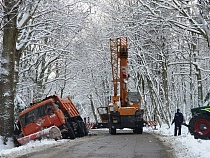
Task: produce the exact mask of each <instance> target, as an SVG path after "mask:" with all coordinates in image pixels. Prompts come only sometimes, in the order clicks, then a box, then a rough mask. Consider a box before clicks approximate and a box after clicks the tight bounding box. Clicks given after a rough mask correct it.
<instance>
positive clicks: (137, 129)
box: [133, 127, 143, 134]
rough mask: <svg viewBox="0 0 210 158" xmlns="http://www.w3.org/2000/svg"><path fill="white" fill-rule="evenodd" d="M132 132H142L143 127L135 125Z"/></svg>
mask: <svg viewBox="0 0 210 158" xmlns="http://www.w3.org/2000/svg"><path fill="white" fill-rule="evenodd" d="M133 133H136V134H142V133H143V127H135V129H133Z"/></svg>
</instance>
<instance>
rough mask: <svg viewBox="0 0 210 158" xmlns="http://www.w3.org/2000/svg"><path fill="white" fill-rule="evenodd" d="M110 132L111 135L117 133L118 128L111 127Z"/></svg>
mask: <svg viewBox="0 0 210 158" xmlns="http://www.w3.org/2000/svg"><path fill="white" fill-rule="evenodd" d="M109 133H110V134H111V135H114V134H116V128H114V127H110V128H109Z"/></svg>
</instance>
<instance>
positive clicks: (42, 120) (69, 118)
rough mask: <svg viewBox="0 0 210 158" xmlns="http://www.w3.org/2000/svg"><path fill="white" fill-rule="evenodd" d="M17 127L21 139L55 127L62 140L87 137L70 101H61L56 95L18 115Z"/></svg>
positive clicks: (77, 113)
mask: <svg viewBox="0 0 210 158" xmlns="http://www.w3.org/2000/svg"><path fill="white" fill-rule="evenodd" d="M18 125H19V128H20V129H21V131H20V133H19V135H20V134H21V136H22V137H25V136H28V135H31V134H33V133H37V132H39V131H41V130H43V129H46V128H49V127H52V126H56V127H58V128H59V129H60V131H61V133H62V136H63V137H64V138H70V139H74V138H75V137H76V136H84V135H87V132H88V131H87V128H86V126H85V123H84V121H83V120H82V118H81V116H80V114H79V111H78V110H77V108H76V106H75V105H74V104H73V103H72V101H71V99H70V98H69V97H68V98H65V99H61V98H59V97H58V96H57V95H53V96H49V97H47V98H45V99H44V100H42V101H40V102H37V103H33V104H32V105H31V106H30V107H29V108H28V109H26V110H24V111H23V112H21V113H20V114H19V117H18Z"/></svg>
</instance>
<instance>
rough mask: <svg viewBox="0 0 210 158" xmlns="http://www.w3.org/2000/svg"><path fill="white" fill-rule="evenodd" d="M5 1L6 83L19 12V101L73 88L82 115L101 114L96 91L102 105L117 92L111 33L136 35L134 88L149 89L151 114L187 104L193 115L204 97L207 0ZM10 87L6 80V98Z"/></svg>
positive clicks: (160, 115) (1, 24)
mask: <svg viewBox="0 0 210 158" xmlns="http://www.w3.org/2000/svg"><path fill="white" fill-rule="evenodd" d="M10 2H13V3H10ZM0 5H1V8H0V37H4V38H0V57H1V62H0V66H1V67H0V76H1V78H0V82H1V85H2V86H3V82H4V81H5V80H7V79H8V78H9V77H8V78H5V80H4V78H2V77H3V76H4V74H5V71H4V70H6V69H5V68H8V66H6V67H5V63H7V62H8V65H9V61H7V60H5V59H6V58H5V57H6V56H7V55H8V52H6V51H5V48H6V47H5V45H4V41H5V40H6V36H7V35H6V34H5V33H6V32H4V31H6V29H5V28H6V27H5V26H7V24H8V23H9V22H10V21H12V20H11V19H13V20H14V19H15V21H14V22H15V25H14V26H15V30H14V33H15V35H16V36H15V37H16V38H15V42H16V43H15V51H14V56H13V57H12V59H14V61H13V62H12V63H13V64H14V65H13V67H14V70H15V71H14V72H13V75H12V76H14V78H13V80H11V82H10V84H12V83H14V86H12V87H11V89H10V90H12V92H13V90H14V93H9V94H10V95H11V96H13V95H14V96H18V99H16V102H15V103H17V101H18V100H21V102H24V104H25V105H26V106H29V104H30V102H31V101H32V100H33V99H35V100H39V99H42V98H44V97H46V96H48V95H52V94H55V93H57V94H58V95H60V96H61V97H65V96H70V97H71V98H72V100H73V102H75V104H76V105H77V106H78V108H79V109H80V111H81V113H82V116H84V117H88V116H89V117H90V118H91V119H93V114H92V111H91V107H90V96H92V97H93V103H94V105H95V107H98V106H101V105H105V104H107V103H108V101H109V97H110V96H111V95H112V93H113V91H112V82H111V80H112V76H111V65H110V51H109V39H110V38H117V37H122V36H126V37H128V42H129V64H128V65H129V73H130V79H129V80H130V83H131V84H132V85H131V88H132V89H135V90H138V91H139V92H140V93H141V95H142V97H143V103H142V105H143V108H144V110H145V114H146V115H145V116H146V117H147V118H146V119H153V117H154V115H155V116H156V117H157V119H158V121H159V123H161V122H166V123H168V124H170V121H171V119H172V115H173V114H172V113H173V112H175V111H176V108H180V109H181V111H183V112H184V115H185V117H186V120H188V117H190V109H191V108H193V107H197V106H202V105H203V103H204V100H205V96H206V94H207V93H208V87H209V83H210V75H209V74H210V65H209V63H210V59H209V58H210V52H209V37H210V32H209V31H210V30H209V24H210V21H209V9H208V8H209V6H210V3H209V1H207V0H200V1H196V0H182V1H181V0H168V1H165V0H158V1H157V0H81V1H78V0H51V1H43V0H38V1H37V0H25V1H18V0H15V1H10V0H1V1H0ZM12 5H13V6H12ZM8 8H9V9H8ZM9 15H10V16H9ZM7 37H9V36H7ZM10 68H11V67H10ZM8 72H9V73H10V70H9V69H8ZM10 78H11V77H10ZM5 94H6V89H5V88H3V89H2V92H1V94H0V95H1V98H4V97H3V96H4V95H5ZM1 98H0V99H1ZM13 98H14V97H12V99H13ZM12 99H10V101H11V100H12ZM5 102H8V100H5ZM5 102H4V103H2V104H0V105H1V109H4V107H5ZM21 104H22V103H21ZM12 105H14V103H13V104H12ZM18 105H20V103H18ZM4 113H5V112H4ZM5 117H11V115H9V116H6V115H5ZM4 119H5V118H1V119H0V122H1V121H3V120H4ZM0 134H1V133H0Z"/></svg>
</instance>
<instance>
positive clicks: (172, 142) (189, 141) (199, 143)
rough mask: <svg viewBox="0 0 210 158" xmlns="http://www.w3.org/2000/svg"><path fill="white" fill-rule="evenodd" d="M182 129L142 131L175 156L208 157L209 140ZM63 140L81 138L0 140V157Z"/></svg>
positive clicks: (34, 149)
mask: <svg viewBox="0 0 210 158" xmlns="http://www.w3.org/2000/svg"><path fill="white" fill-rule="evenodd" d="M182 129H183V130H182V135H181V136H177V137H175V136H173V126H172V127H171V128H167V126H164V125H163V126H162V127H161V128H160V127H157V130H153V129H152V128H150V127H145V128H144V132H148V133H153V134H155V135H156V136H158V137H159V138H160V140H161V141H162V142H163V143H165V144H166V145H167V146H170V147H171V148H173V149H174V153H175V154H176V158H180V157H184V158H209V157H210V150H209V145H210V140H200V139H194V137H193V136H191V135H190V133H189V132H188V129H187V128H186V127H185V126H183V128H182ZM65 141H71V142H72V143H76V142H78V141H81V139H75V140H59V141H57V142H56V141H54V140H41V142H40V141H32V142H29V143H28V144H27V145H23V146H20V147H15V148H14V147H13V146H12V145H11V144H12V143H9V144H8V145H7V146H5V145H2V142H1V140H0V158H15V157H18V156H19V155H23V154H27V153H30V152H32V151H33V152H35V151H38V150H43V149H45V148H49V147H50V146H56V145H58V143H65Z"/></svg>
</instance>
